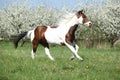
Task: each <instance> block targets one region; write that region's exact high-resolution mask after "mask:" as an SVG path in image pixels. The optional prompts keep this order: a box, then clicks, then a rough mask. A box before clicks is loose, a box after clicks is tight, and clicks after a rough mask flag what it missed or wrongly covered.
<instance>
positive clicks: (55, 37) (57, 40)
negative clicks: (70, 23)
mask: <svg viewBox="0 0 120 80" xmlns="http://www.w3.org/2000/svg"><path fill="white" fill-rule="evenodd" d="M45 38H46V40H47V42H48V43H52V44H61V43H63V39H62V37H61V36H60V35H59V32H57V31H54V30H53V31H46V32H45Z"/></svg>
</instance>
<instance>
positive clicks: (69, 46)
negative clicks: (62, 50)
mask: <svg viewBox="0 0 120 80" xmlns="http://www.w3.org/2000/svg"><path fill="white" fill-rule="evenodd" d="M65 44H66V46H67V47H68V48H69V49H70V50H71V51H72V52H73V53H74V55H75V57H77V58H78V59H79V60H83V58H81V57H80V56H79V55H78V54H77V50H75V49H74V47H73V46H71V45H69V44H68V43H66V42H65Z"/></svg>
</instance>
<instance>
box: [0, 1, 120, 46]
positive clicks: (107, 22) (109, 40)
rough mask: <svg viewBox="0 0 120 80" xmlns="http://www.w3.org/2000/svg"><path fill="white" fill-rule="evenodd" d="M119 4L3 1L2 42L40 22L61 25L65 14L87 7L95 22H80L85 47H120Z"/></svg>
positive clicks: (0, 11) (0, 13)
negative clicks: (89, 26) (87, 25)
mask: <svg viewBox="0 0 120 80" xmlns="http://www.w3.org/2000/svg"><path fill="white" fill-rule="evenodd" d="M119 4H120V1H119V0H114V1H113V0H0V41H12V40H13V39H14V38H15V37H16V35H17V34H19V33H21V32H23V31H29V30H31V29H34V28H35V27H36V26H37V25H50V26H52V25H57V22H58V21H59V20H60V19H61V18H62V17H63V15H65V14H67V13H73V12H77V11H78V10H82V9H83V10H84V11H85V14H86V15H87V17H88V19H90V20H91V21H92V23H93V25H92V27H91V28H88V27H85V26H83V25H79V27H78V29H77V31H76V41H77V43H78V44H79V45H80V46H81V47H85V48H93V47H95V48H101V47H105V48H106V47H111V48H113V47H114V46H115V47H118V48H120V5H119Z"/></svg>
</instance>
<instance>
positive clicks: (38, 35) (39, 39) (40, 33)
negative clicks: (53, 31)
mask: <svg viewBox="0 0 120 80" xmlns="http://www.w3.org/2000/svg"><path fill="white" fill-rule="evenodd" d="M46 30H47V27H46V26H38V27H37V28H36V29H35V31H34V35H35V37H34V39H33V41H32V44H33V51H34V52H36V49H37V46H38V44H39V43H40V44H42V45H43V46H44V47H49V46H48V43H47V41H46V39H45V35H44V33H45V31H46Z"/></svg>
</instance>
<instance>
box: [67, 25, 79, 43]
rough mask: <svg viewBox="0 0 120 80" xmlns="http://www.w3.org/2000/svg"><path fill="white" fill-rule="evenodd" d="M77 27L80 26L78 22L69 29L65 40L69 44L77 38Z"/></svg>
mask: <svg viewBox="0 0 120 80" xmlns="http://www.w3.org/2000/svg"><path fill="white" fill-rule="evenodd" d="M77 27H78V24H76V25H74V26H72V27H71V28H70V30H69V31H68V33H67V34H66V39H65V40H66V42H67V43H68V44H72V43H73V41H74V40H75V31H76V29H77Z"/></svg>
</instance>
